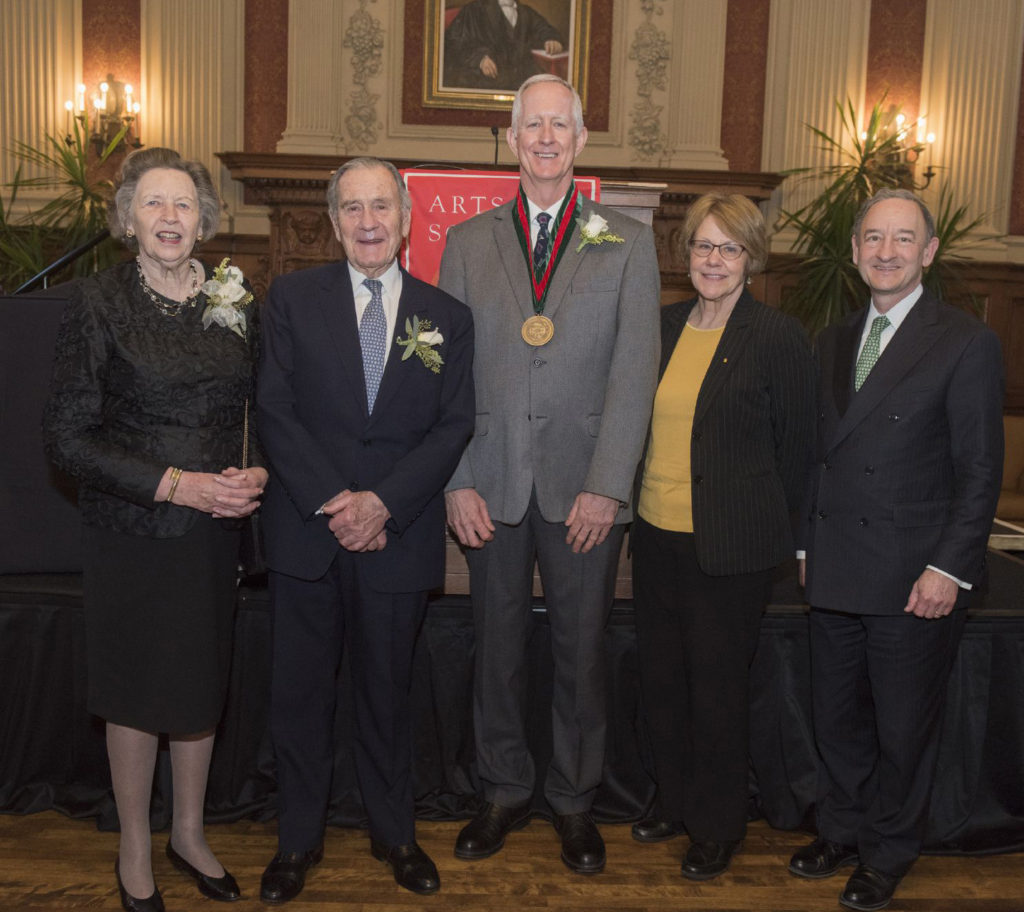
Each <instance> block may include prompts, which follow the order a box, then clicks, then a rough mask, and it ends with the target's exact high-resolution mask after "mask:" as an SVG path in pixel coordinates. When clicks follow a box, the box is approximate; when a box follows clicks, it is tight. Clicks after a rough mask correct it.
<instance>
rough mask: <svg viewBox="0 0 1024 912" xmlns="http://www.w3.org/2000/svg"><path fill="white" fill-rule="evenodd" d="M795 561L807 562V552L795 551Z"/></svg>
mask: <svg viewBox="0 0 1024 912" xmlns="http://www.w3.org/2000/svg"><path fill="white" fill-rule="evenodd" d="M796 559H797V560H807V552H806V551H797V552H796Z"/></svg>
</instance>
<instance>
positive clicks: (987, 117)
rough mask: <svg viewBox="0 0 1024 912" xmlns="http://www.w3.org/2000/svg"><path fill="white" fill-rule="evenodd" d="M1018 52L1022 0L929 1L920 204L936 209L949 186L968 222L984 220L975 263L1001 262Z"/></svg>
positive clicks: (1022, 41) (1022, 44)
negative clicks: (931, 140) (924, 182)
mask: <svg viewBox="0 0 1024 912" xmlns="http://www.w3.org/2000/svg"><path fill="white" fill-rule="evenodd" d="M1022 49H1024V3H1021V2H1020V0H975V2H973V3H971V4H970V5H969V11H967V10H965V7H964V4H963V3H957V2H953V0H929V3H928V18H927V24H926V27H925V46H924V67H923V73H922V86H921V113H922V114H923V115H925V116H926V117H927V128H928V130H929V131H934V133H935V135H936V139H935V144H934V147H933V148H932V149H931V150H930V155H931V161H932V163H933V164H934V165H935V167H936V169H937V170H938V176H937V177H936V179H935V180H934V181H933V184H932V186H930V187H929V188H928V190H927V192H926V194H925V196H926V198H927V200H928V202H929V204H932V205H933V206H934V204H935V203H936V202H937V201H938V188H939V187H940V186H941V185H943V184H944V183H945V184H948V186H949V187H950V189H951V190H952V191H953V196H954V199H955V200H956V202H957V204H967V206H968V218H969V219H973V218H976V217H978V216H981V217H983V224H982V226H981V227H980V228H979V230H978V232H977V238H978V240H979V241H980V244H979V245H978V246H975V247H973V248H972V249H971V251H970V255H971V256H973V257H980V258H983V259H993V258H1001V257H1003V256H1005V244H1004V243H1003V242H1001V241H998V240H996V239H995V235H999V234H1003V233H1004V232H1005V231H1006V228H1007V223H1008V218H1009V211H1008V206H1007V204H1008V202H1009V199H1010V192H1011V189H1012V185H1013V153H1014V146H1015V143H1016V131H1017V109H1018V104H1019V99H1018V93H1019V90H1020V78H1021V53H1022ZM928 154H929V153H925V159H926V161H927V158H928ZM922 170H923V168H921V167H920V166H919V167H918V175H917V176H918V179H920V175H921V171H922Z"/></svg>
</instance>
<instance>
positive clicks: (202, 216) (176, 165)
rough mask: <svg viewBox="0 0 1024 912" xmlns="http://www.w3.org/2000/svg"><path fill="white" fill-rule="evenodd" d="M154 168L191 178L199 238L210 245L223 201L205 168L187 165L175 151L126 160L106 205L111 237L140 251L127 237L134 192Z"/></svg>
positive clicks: (151, 152) (149, 151)
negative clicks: (194, 192)
mask: <svg viewBox="0 0 1024 912" xmlns="http://www.w3.org/2000/svg"><path fill="white" fill-rule="evenodd" d="M154 168H170V169H171V170H172V171H181V172H183V173H184V174H187V175H188V176H189V177H190V178H192V183H193V184H195V187H196V200H197V202H198V204H199V235H200V237H201V239H202V240H204V241H208V240H210V238H212V237H213V236H214V235H215V234H216V233H217V227H218V226H219V225H220V197H219V196H218V195H217V190H216V188H215V187H214V186H213V179H212V178H211V177H210V172H209V171H207V170H206V165H204V164H203V163H202V162H198V161H186V160H185V159H183V158H182V157H181V156H180V155H179V154H178V153H177V152H175V151H174V149H165V148H161V147H159V146H156V147H154V148H152V149H136V150H135V151H134V152H130V153H129V154H128V155H127V156H125V160H124V162H123V163H122V164H121V170H120V172H119V173H118V177H117V189H116V190H115V191H114V198H113V199H112V200H111V201H110V203H109V204H108V205H107V225H108V226H109V227H110V233H111V234H112V235H113V236H114V237H116V238H118V239H120V240H121V241H122V243H124V245H125V246H126V247H127V248H128V249H129V250H131V251H133V252H134V251H137V250H138V249H139V242H138V240H137V239H136V238H134V237H128V235H127V231H128V227H129V225H131V209H132V203H134V202H135V192H136V191H137V190H138V189H139V181H140V180H141V179H142V175H143V174H145V173H146V172H147V171H152V170H153V169H154Z"/></svg>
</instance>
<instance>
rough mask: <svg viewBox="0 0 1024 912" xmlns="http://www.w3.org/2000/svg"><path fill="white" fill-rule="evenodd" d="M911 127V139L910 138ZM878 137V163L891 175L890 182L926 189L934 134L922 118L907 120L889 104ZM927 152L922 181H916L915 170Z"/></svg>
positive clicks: (930, 175)
mask: <svg viewBox="0 0 1024 912" xmlns="http://www.w3.org/2000/svg"><path fill="white" fill-rule="evenodd" d="M912 130H913V133H914V138H913V141H911V139H910V137H911V131H912ZM860 138H861V140H866V139H867V138H868V134H867V132H862V133H861V135H860ZM878 138H879V139H880V140H881V143H880V144H879V145H880V146H881V148H882V149H884V152H883V154H882V161H881V162H879V166H880V169H881V170H883V171H885V172H888V173H889V174H890V175H891V176H892V179H893V184H894V185H895V186H899V187H903V188H905V189H907V190H914V191H918V192H920V191H922V190H925V189H926V188H927V187H928V185H929V184H930V183H931V182H932V179H933V178H934V177H935V168H934V167H933V166H932V158H931V155H932V144H933V143H934V142H935V134H934V133H929V132H928V130H927V121H926V120H925V118H924V117H918V118H917V120H915V121H913V122H908V121H907V118H906V117H905V116H904V115H903V114H901V113H898V112H897V111H896V109H895V108H892V107H890V109H889V119H888V121H886V122H885V124H884V125H883V127H882V129H881V130H880V131H879V136H878ZM926 152H927V155H928V159H927V162H926V166H925V170H924V173H923V174H922V175H921V177H922V178H923V179H924V182H923V183H920V184H918V183H916V181H915V179H914V177H915V175H914V171H915V170H916V166H917V163H918V162H919V161H920V160H921V156H922V155H923V154H925V153H926Z"/></svg>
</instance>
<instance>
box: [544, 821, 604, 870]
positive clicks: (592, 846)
mask: <svg viewBox="0 0 1024 912" xmlns="http://www.w3.org/2000/svg"><path fill="white" fill-rule="evenodd" d="M554 824H555V829H556V830H557V831H558V835H559V836H561V837H562V861H564V862H565V866H566V867H567V868H568V869H569V870H570V871H575V872H576V873H577V874H600V873H601V872H602V871H603V870H604V859H605V855H604V840H603V839H602V838H601V834H600V833H599V832H598V830H597V827H596V826H595V824H594V821H593V820H592V819H591V817H590V814H564V815H563V814H555V820H554Z"/></svg>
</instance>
